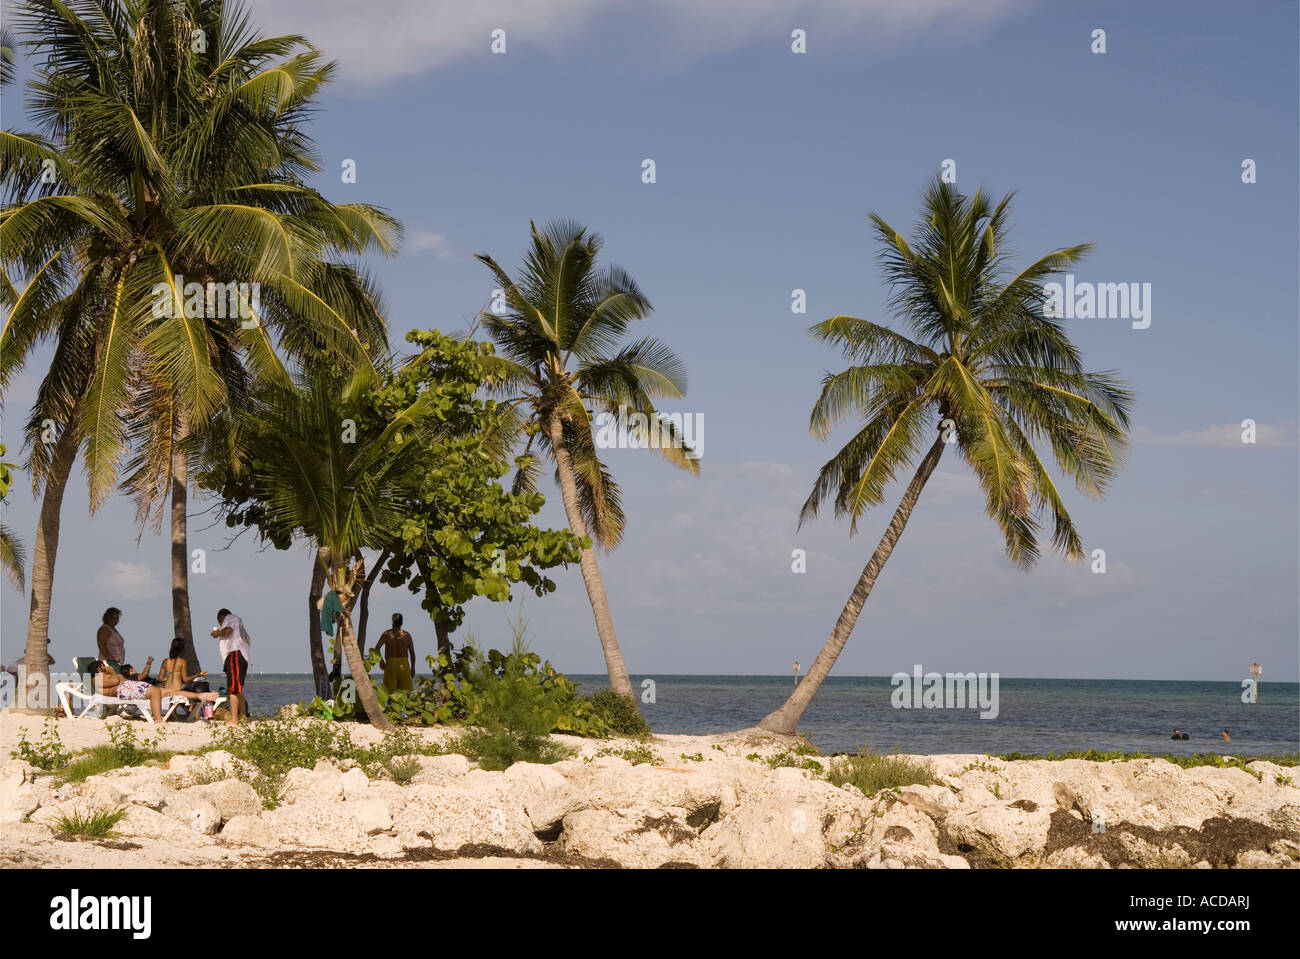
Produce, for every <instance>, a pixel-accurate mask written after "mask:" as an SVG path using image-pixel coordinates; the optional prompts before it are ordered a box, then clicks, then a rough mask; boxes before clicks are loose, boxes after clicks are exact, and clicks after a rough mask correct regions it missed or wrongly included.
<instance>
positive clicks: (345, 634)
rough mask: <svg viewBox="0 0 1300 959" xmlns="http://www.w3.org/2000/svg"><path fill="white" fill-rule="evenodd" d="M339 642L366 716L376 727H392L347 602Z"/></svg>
mask: <svg viewBox="0 0 1300 959" xmlns="http://www.w3.org/2000/svg"><path fill="white" fill-rule="evenodd" d="M339 643H340V645H342V647H343V654H344V655H345V656H347V658H348V671H349V672H350V673H352V681H353V683H355V684H356V689H357V698H358V699H360V700H361V706H362V708H364V709H365V711H366V718H367V719H369V720H370V724H371V725H372V726H374V727H375V728H376V729H383V730H389V729H392V728H393V724H392V723H390V722H389V721H388V717H387V716H385V715H384V711H383V709H381V708H380V706H379V697H378V696H376V695H375V687H374V684H372V683H371V682H370V674H369V673H368V672H366V661H365V660H364V659H363V658H362V657H361V650H359V649H357V637H356V634H355V633H354V632H353V631H352V610H351V609H349V608H348V605H347V604H344V612H343V620H342V622H341V623H339Z"/></svg>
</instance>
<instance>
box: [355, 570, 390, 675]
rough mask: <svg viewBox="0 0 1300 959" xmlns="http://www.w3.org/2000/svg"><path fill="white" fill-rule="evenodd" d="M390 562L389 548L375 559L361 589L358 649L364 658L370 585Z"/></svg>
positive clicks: (368, 620)
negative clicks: (373, 566) (372, 567)
mask: <svg viewBox="0 0 1300 959" xmlns="http://www.w3.org/2000/svg"><path fill="white" fill-rule="evenodd" d="M387 562H388V550H384V551H383V552H382V553H380V554H379V559H378V560H376V561H375V568H374V569H372V570H371V571H370V575H368V576H367V577H366V585H365V586H363V587H362V589H361V618H360V619H359V620H358V621H357V651H358V652H359V653H361V656H362V658H363V659H364V658H365V655H366V624H367V623H369V622H370V587H371V586H374V585H375V580H376V579H378V578H379V574H380V573H381V572H383V569H384V564H385V563H387Z"/></svg>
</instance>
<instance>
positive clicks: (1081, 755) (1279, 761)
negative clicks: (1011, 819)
mask: <svg viewBox="0 0 1300 959" xmlns="http://www.w3.org/2000/svg"><path fill="white" fill-rule="evenodd" d="M997 758H998V759H1005V760H1007V761H1009V762H1011V761H1016V760H1032V759H1045V760H1059V759H1086V760H1088V761H1089V762H1097V763H1103V762H1127V761H1129V760H1133V759H1163V760H1165V762H1170V763H1173V764H1174V765H1175V766H1180V767H1182V768H1183V769H1194V768H1196V767H1197V766H1216V767H1218V768H1220V769H1226V768H1230V767H1231V768H1237V769H1245V770H1246V772H1248V773H1250V774H1251V775H1253V776H1255V777H1256V778H1258V777H1259V773H1256V772H1255V770H1253V769H1247V768H1246V767H1247V764H1248V763H1253V762H1269V763H1273V764H1274V765H1276V766H1296V765H1300V753H1265V754H1262V755H1258V756H1225V755H1223V754H1221V753H1193V754H1192V755H1190V756H1175V755H1172V754H1170V753H1165V754H1163V755H1162V754H1159V753H1126V752H1123V751H1119V752H1103V751H1101V750H1098V749H1071V750H1069V751H1068V752H1063V753H1054V752H1049V753H1046V754H1040V753H998V754H997Z"/></svg>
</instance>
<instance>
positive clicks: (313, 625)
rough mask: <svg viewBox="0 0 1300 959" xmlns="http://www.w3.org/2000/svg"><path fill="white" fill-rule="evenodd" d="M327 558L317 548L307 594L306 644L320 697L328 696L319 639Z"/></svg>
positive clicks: (326, 677)
mask: <svg viewBox="0 0 1300 959" xmlns="http://www.w3.org/2000/svg"><path fill="white" fill-rule="evenodd" d="M328 559H329V550H326V549H318V550H316V556H315V558H314V559H313V560H312V565H311V592H310V593H309V594H308V596H307V646H308V649H310V651H311V678H312V681H313V682H314V683H315V685H316V694H317V695H318V696H320V697H321V698H322V699H329V698H330V683H329V670H328V669H327V668H326V666H325V647H324V644H323V642H322V640H321V630H320V610H319V609H317V608H316V604H317V603H318V602H320V596H321V591H322V590H323V589H324V587H325V563H326V561H327V560H328Z"/></svg>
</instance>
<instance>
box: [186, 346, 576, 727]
mask: <svg viewBox="0 0 1300 959" xmlns="http://www.w3.org/2000/svg"><path fill="white" fill-rule="evenodd" d="M407 338H408V340H410V341H411V342H414V343H417V344H418V345H420V346H421V347H422V350H421V352H420V353H419V354H418V355H417V356H415V357H414V358H412V359H411V360H410V361H408V362H407V363H405V364H403V365H402V366H401V367H400V368H399V369H398V370H397V371H395V372H393V373H392V374H389V375H388V376H386V377H385V379H384V381H383V383H381V384H380V385H378V386H371V385H369V384H368V382H367V381H366V380H365V379H363V378H354V379H353V380H352V381H351V382H348V383H344V382H342V381H340V380H338V379H337V378H331V377H328V376H325V375H323V374H318V375H316V376H315V377H313V378H311V379H304V380H303V381H302V382H301V383H300V384H299V386H298V387H297V388H296V389H292V390H288V389H285V388H283V387H280V386H278V385H276V386H271V387H269V388H267V389H266V390H265V391H259V392H258V393H257V394H255V395H254V396H253V397H252V398H251V403H250V404H249V405H248V406H247V407H246V408H244V409H242V410H240V411H238V412H234V411H232V413H231V414H230V415H229V416H228V417H227V418H226V419H224V420H222V421H221V423H219V424H216V425H224V427H225V429H226V431H227V432H226V434H219V432H218V429H217V428H215V426H214V429H213V431H212V432H211V434H210V435H211V436H213V437H214V438H217V439H215V441H216V442H217V443H218V445H225V446H229V447H230V448H235V449H238V450H240V451H241V457H240V459H239V460H238V461H237V462H236V463H234V464H233V465H232V464H231V463H230V462H229V461H228V460H226V459H224V458H221V457H216V458H214V459H213V460H212V461H211V465H210V466H209V467H207V468H205V469H204V470H202V471H201V472H200V474H199V475H200V482H201V483H202V484H203V485H204V486H205V487H208V488H211V489H214V490H216V491H218V492H219V494H220V496H221V498H222V501H223V503H224V504H225V506H226V509H227V512H228V515H227V523H228V524H229V525H230V526H232V527H239V526H246V527H252V528H255V529H256V530H258V532H259V534H260V535H261V536H262V537H263V538H264V539H266V540H268V541H269V542H271V543H272V544H273V545H275V546H276V547H277V548H281V549H286V548H288V547H289V546H290V545H291V544H292V542H293V541H294V540H295V539H297V538H306V539H308V540H309V541H310V542H311V543H312V544H313V546H314V548H315V550H316V552H317V556H318V557H319V558H320V559H321V560H323V577H322V578H323V580H324V583H325V584H326V585H328V586H329V588H331V589H333V590H334V591H335V592H336V593H337V594H338V596H339V599H340V601H341V603H342V605H343V607H344V615H343V617H342V618H343V622H342V624H341V626H340V638H339V645H340V648H341V649H342V651H343V654H344V655H345V656H346V659H347V663H348V669H349V671H350V672H351V673H352V676H353V678H354V680H355V681H356V682H357V686H358V693H359V695H360V697H361V704H362V706H363V708H364V709H365V712H366V714H367V716H369V717H371V718H372V720H375V721H376V722H381V724H382V722H386V721H387V720H385V719H384V718H383V716H382V714H381V713H380V712H379V711H378V700H377V699H376V698H375V693H374V689H373V687H372V686H371V684H370V682H369V681H368V670H367V668H366V665H365V662H364V659H363V657H362V654H361V651H360V646H359V644H358V642H357V635H356V630H355V628H354V618H353V611H354V609H355V608H356V607H357V605H358V602H359V600H360V598H361V595H362V592H363V590H364V589H365V584H366V582H367V581H368V579H369V574H368V573H367V571H366V570H367V563H366V561H365V559H364V555H363V551H364V550H370V551H379V553H380V560H379V562H377V563H376V564H375V565H374V566H371V567H370V569H371V571H372V572H373V571H375V570H377V569H378V568H379V567H380V566H381V565H383V569H384V573H385V575H386V577H387V579H388V580H389V582H390V584H391V585H401V584H403V583H404V584H406V585H407V586H408V587H409V588H410V589H411V590H412V591H421V590H422V591H423V592H424V594H425V599H424V606H425V608H426V609H427V610H429V612H430V614H431V617H432V618H434V619H435V621H437V620H438V619H441V620H442V621H443V622H444V623H445V624H446V628H447V629H448V630H450V629H452V628H454V627H455V626H456V625H458V624H459V622H460V619H461V617H462V616H463V603H465V602H467V601H468V600H469V599H471V598H472V597H473V596H477V595H482V596H488V597H490V598H492V599H498V600H501V599H508V598H509V596H510V585H511V584H512V583H516V582H523V583H525V584H526V585H527V586H528V587H529V588H531V589H533V591H534V592H535V593H537V594H538V595H543V594H544V593H546V592H548V591H550V590H552V589H554V584H553V583H552V582H551V581H550V580H549V579H547V578H546V577H545V576H544V575H542V574H541V572H539V571H540V570H543V569H547V568H550V567H552V566H555V565H558V564H561V563H566V562H576V561H577V559H578V553H579V544H578V541H577V539H576V538H575V537H574V536H573V534H572V533H570V532H569V531H568V530H560V531H554V530H541V529H537V528H536V527H533V526H532V524H531V522H530V520H531V518H532V516H534V515H535V514H536V513H537V512H538V511H539V510H540V509H541V506H542V502H543V500H542V497H541V496H540V495H538V494H517V493H510V492H507V491H505V490H504V489H503V488H502V487H501V485H500V483H498V482H497V480H498V479H499V478H500V477H501V476H503V475H504V474H505V473H506V472H508V469H509V463H508V461H505V460H503V459H502V458H501V454H500V452H499V450H500V448H501V445H502V443H503V442H507V441H508V440H507V439H503V438H502V436H501V433H502V426H501V416H502V413H501V412H500V411H499V409H498V405H497V404H496V402H495V401H492V400H485V399H482V398H480V397H478V396H477V395H476V393H477V392H478V391H479V389H480V384H481V383H482V382H483V380H484V378H485V377H486V376H487V375H488V374H486V373H485V371H484V363H485V360H486V359H487V358H490V356H491V347H490V345H486V344H475V343H466V342H462V341H457V340H453V339H451V338H449V337H445V336H442V335H441V334H439V333H436V332H432V333H429V332H414V333H411V334H409V335H408V337H407ZM218 437H219V438H218ZM503 554H504V563H502V562H501V559H502V555H503ZM312 611H313V612H314V611H315V610H314V607H313V609H312ZM362 677H367V679H366V680H365V681H363V680H362ZM316 678H317V681H318V686H319V685H320V679H321V677H320V676H319V675H318V676H317V677H316Z"/></svg>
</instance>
